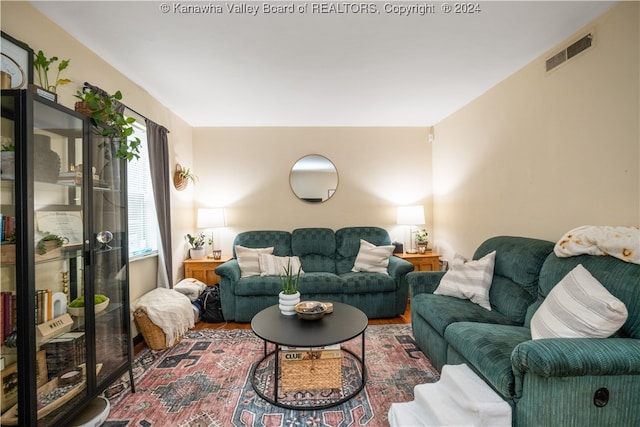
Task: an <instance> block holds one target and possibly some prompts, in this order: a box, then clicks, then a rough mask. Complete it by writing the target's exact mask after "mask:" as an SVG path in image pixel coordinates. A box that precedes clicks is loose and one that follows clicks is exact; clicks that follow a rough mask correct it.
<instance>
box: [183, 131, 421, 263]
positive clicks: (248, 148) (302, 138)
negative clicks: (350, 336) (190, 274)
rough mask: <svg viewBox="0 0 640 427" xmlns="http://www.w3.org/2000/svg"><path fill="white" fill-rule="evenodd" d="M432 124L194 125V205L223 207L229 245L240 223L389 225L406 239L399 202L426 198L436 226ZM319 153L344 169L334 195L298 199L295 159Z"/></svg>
mask: <svg viewBox="0 0 640 427" xmlns="http://www.w3.org/2000/svg"><path fill="white" fill-rule="evenodd" d="M427 131H428V130H427V128H200V129H194V144H193V152H194V156H193V158H194V163H193V168H194V170H195V171H196V174H197V175H198V177H199V184H197V185H196V186H195V189H194V191H195V200H196V202H195V206H196V207H224V208H225V209H226V217H227V223H228V227H227V228H226V229H225V230H221V231H220V232H219V233H218V234H219V237H220V241H221V246H222V249H223V251H224V252H225V253H230V251H231V246H232V243H233V237H234V236H235V235H236V234H237V232H239V231H244V230H256V229H271V230H274V229H275V230H293V229H295V228H298V227H329V228H333V229H337V228H340V227H344V226H352V225H375V226H380V227H383V228H386V229H387V230H388V231H389V232H390V234H391V237H392V238H394V239H398V240H404V241H407V242H408V238H409V237H408V234H407V233H406V229H405V228H403V227H398V226H397V225H396V224H395V222H396V207H397V206H400V205H406V204H424V206H425V216H426V218H427V222H428V225H427V226H428V227H429V228H431V226H432V222H431V219H432V213H431V212H432V204H431V199H432V197H431V196H432V195H431V193H432V191H431V188H432V185H431V144H430V143H429V142H428V135H427ZM307 154H321V155H323V156H325V157H327V158H328V159H329V160H331V161H332V162H333V163H334V164H335V166H336V168H337V170H338V188H337V190H336V192H335V194H334V196H333V197H332V198H331V199H329V200H328V201H326V202H324V203H321V204H317V203H307V202H303V201H300V200H298V199H297V198H296V197H295V196H294V194H293V193H292V191H291V188H290V186H289V173H290V170H291V167H292V166H293V164H294V163H295V162H296V161H297V160H298V159H299V158H301V157H302V156H304V155H307Z"/></svg>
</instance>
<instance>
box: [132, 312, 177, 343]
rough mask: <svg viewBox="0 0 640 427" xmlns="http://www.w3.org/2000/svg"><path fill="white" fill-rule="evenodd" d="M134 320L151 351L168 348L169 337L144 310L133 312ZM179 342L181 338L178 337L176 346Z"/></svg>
mask: <svg viewBox="0 0 640 427" xmlns="http://www.w3.org/2000/svg"><path fill="white" fill-rule="evenodd" d="M133 318H134V320H135V322H136V326H137V327H138V330H139V331H140V333H141V334H142V337H143V338H144V341H145V342H146V343H147V347H149V348H150V349H151V350H164V349H166V348H167V336H166V335H165V333H164V331H163V330H162V329H161V328H160V327H159V326H156V325H155V324H154V323H153V322H152V321H151V319H149V316H147V311H146V310H145V309H144V308H142V307H141V308H138V309H136V311H134V312H133ZM179 342H180V337H177V338H176V339H175V341H174V345H175V344H178V343H179Z"/></svg>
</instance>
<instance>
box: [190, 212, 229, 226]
mask: <svg viewBox="0 0 640 427" xmlns="http://www.w3.org/2000/svg"><path fill="white" fill-rule="evenodd" d="M226 225H227V222H226V221H225V218H224V209H223V208H211V209H198V221H197V224H196V227H198V228H218V227H226Z"/></svg>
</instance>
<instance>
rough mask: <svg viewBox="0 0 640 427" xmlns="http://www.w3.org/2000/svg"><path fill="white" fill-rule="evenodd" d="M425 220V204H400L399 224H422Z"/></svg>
mask: <svg viewBox="0 0 640 427" xmlns="http://www.w3.org/2000/svg"><path fill="white" fill-rule="evenodd" d="M424 223H425V220H424V206H422V205H416V206H400V207H398V224H400V225H422V224H424Z"/></svg>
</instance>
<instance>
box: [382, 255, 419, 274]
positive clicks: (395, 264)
mask: <svg viewBox="0 0 640 427" xmlns="http://www.w3.org/2000/svg"><path fill="white" fill-rule="evenodd" d="M387 271H388V272H389V276H391V277H394V278H396V279H398V278H399V277H402V276H403V275H405V274H407V273H410V272H412V271H413V264H411V263H410V262H409V261H407V260H404V259H402V258H398V257H397V256H391V257H389V266H388V267H387Z"/></svg>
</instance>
